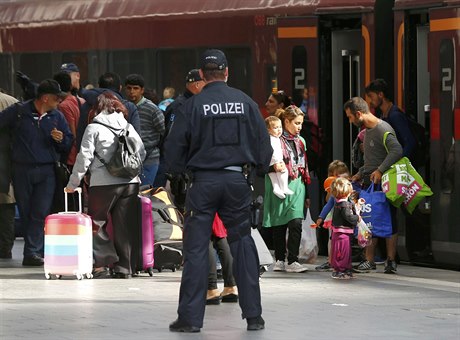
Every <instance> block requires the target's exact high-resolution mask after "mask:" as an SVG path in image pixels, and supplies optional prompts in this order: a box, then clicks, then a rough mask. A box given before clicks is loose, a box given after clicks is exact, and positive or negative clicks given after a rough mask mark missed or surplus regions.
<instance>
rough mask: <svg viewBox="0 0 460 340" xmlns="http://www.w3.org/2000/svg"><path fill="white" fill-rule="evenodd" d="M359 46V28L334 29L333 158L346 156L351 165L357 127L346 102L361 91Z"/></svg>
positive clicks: (332, 42) (332, 46)
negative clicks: (347, 112)
mask: <svg viewBox="0 0 460 340" xmlns="http://www.w3.org/2000/svg"><path fill="white" fill-rule="evenodd" d="M360 50H361V31H360V30H348V31H334V32H332V40H331V62H332V65H331V69H332V137H333V138H332V158H333V159H340V160H343V161H344V162H345V163H346V164H347V165H348V167H349V168H350V169H352V164H351V149H352V146H353V141H354V140H355V138H356V135H357V133H358V129H357V128H356V127H355V126H353V125H350V124H349V122H348V119H347V118H346V116H345V114H344V111H343V104H344V103H345V102H346V101H347V100H348V99H350V98H351V97H355V96H359V95H360V89H361V84H360Z"/></svg>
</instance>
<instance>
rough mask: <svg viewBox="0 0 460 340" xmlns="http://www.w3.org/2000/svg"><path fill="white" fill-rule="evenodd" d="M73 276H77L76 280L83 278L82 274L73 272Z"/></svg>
mask: <svg viewBox="0 0 460 340" xmlns="http://www.w3.org/2000/svg"><path fill="white" fill-rule="evenodd" d="M75 276H76V277H77V279H78V280H82V279H83V275H82V274H80V273H78V274H75Z"/></svg>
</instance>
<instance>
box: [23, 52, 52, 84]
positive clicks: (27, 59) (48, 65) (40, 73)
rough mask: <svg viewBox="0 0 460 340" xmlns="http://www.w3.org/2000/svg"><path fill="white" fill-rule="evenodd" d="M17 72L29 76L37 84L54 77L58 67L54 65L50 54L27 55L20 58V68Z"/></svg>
mask: <svg viewBox="0 0 460 340" xmlns="http://www.w3.org/2000/svg"><path fill="white" fill-rule="evenodd" d="M37 65H40V67H37ZM16 70H17V71H21V72H22V73H25V74H27V75H28V76H29V77H30V78H31V79H32V80H34V81H36V82H41V81H42V80H44V79H48V78H52V77H53V72H54V71H55V70H56V66H55V65H53V61H52V55H51V54H50V53H27V54H21V56H20V57H19V67H18V68H17V69H16Z"/></svg>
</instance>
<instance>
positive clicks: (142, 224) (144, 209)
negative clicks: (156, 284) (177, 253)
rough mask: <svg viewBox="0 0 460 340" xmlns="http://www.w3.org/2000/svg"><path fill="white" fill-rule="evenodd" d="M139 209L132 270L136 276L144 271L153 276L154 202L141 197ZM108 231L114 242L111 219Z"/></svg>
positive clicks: (132, 254)
mask: <svg viewBox="0 0 460 340" xmlns="http://www.w3.org/2000/svg"><path fill="white" fill-rule="evenodd" d="M138 207H139V209H138V217H139V220H137V223H136V225H137V226H139V228H137V229H133V245H132V248H131V249H132V250H131V268H132V271H133V274H134V275H136V274H138V273H140V272H141V271H143V272H145V273H148V274H149V275H150V276H153V264H154V256H153V254H154V249H153V246H154V240H155V238H154V232H153V230H154V229H153V223H154V222H153V217H152V202H151V201H150V199H148V198H147V197H143V196H139V206H138ZM106 230H107V233H108V234H109V237H110V238H111V239H112V240H113V224H112V219H111V218H110V217H109V220H108V222H107V228H106Z"/></svg>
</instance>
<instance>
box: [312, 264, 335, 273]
mask: <svg viewBox="0 0 460 340" xmlns="http://www.w3.org/2000/svg"><path fill="white" fill-rule="evenodd" d="M315 270H317V271H319V272H328V271H330V270H332V267H331V264H330V263H329V262H324V263H323V264H322V265H320V266H317V267H315Z"/></svg>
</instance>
